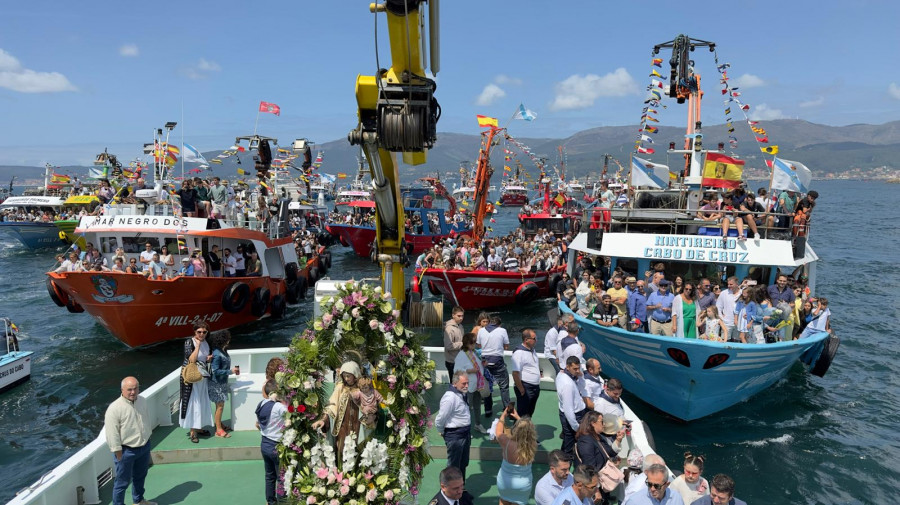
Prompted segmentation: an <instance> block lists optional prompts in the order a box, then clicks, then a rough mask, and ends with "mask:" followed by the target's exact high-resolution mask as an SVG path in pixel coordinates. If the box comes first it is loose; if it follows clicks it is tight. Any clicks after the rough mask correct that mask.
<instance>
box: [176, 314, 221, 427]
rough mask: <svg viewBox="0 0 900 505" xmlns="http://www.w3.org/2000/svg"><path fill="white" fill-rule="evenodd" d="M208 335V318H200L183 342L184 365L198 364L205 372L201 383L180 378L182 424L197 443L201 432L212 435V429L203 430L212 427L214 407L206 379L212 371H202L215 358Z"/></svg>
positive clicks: (180, 416) (180, 418) (180, 421)
mask: <svg viewBox="0 0 900 505" xmlns="http://www.w3.org/2000/svg"><path fill="white" fill-rule="evenodd" d="M208 335H209V325H208V324H207V323H206V322H205V321H201V322H199V323H196V324H195V325H194V336H193V337H192V338H189V339H187V340H185V342H184V362H183V363H182V366H184V365H187V364H188V363H197V364H198V365H199V366H200V371H201V373H202V374H203V379H201V380H200V382H195V383H193V384H186V383H185V382H184V380H182V379H179V380H181V412H180V415H179V425H180V426H181V427H182V428H184V429H186V430H190V432H189V433H188V436H190V437H191V442H193V443H195V444H196V443H197V442H199V440H198V438H197V437H198V435H202V436H209V431H208V430H206V429H203V427H204V426H212V422H213V421H212V408H211V406H210V400H209V391H208V390H207V381H208V380H209V373H208V372H207V373H203V372H204V370H206V369H207V364H208V363H209V362H210V361H212V353H211V352H210V350H209V344H208V343H207V342H206V337H207V336H208Z"/></svg>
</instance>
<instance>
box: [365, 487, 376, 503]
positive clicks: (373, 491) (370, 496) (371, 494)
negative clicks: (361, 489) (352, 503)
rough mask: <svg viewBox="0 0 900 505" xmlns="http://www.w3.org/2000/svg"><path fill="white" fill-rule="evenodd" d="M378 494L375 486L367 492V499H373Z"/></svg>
mask: <svg viewBox="0 0 900 505" xmlns="http://www.w3.org/2000/svg"><path fill="white" fill-rule="evenodd" d="M376 496H378V491H377V490H376V489H375V488H372V489H370V490H369V492H368V493H366V501H372V500H374V499H375V497H376Z"/></svg>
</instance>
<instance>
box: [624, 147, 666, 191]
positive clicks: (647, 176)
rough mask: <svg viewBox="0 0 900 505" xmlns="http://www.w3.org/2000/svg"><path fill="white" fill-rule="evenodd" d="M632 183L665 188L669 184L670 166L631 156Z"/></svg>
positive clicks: (633, 184)
mask: <svg viewBox="0 0 900 505" xmlns="http://www.w3.org/2000/svg"><path fill="white" fill-rule="evenodd" d="M631 185H632V186H649V187H651V188H657V189H664V188H666V187H667V186H668V185H669V167H668V165H660V164H658V163H653V162H651V161H649V160H645V159H643V158H638V157H637V156H634V155H632V156H631Z"/></svg>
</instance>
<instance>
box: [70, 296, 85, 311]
mask: <svg viewBox="0 0 900 505" xmlns="http://www.w3.org/2000/svg"><path fill="white" fill-rule="evenodd" d="M66 309H68V311H69V312H71V313H73V314H80V313H82V312H84V307H82V306H81V305H79V304H78V302H76V301H75V300H73V299H71V298H69V300H68V301H67V302H66Z"/></svg>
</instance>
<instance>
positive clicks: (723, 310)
mask: <svg viewBox="0 0 900 505" xmlns="http://www.w3.org/2000/svg"><path fill="white" fill-rule="evenodd" d="M726 282H727V284H728V286H727V287H728V289H725V290H724V291H722V292H721V293H719V298H718V299H716V309H718V311H719V318H721V319H722V320H723V321H725V328H724V330H725V334H726V335H727V338H728V341H729V342H740V341H741V339H740V337H739V335H738V331H737V326H735V324H734V320H735V317H734V306H735V304H736V303H737V300H738V298H740V297H741V285H740V283H739V282H738V278H737V277H735V276H733V275H732V276H731V277H729V278H728V280H727V281H726Z"/></svg>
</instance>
